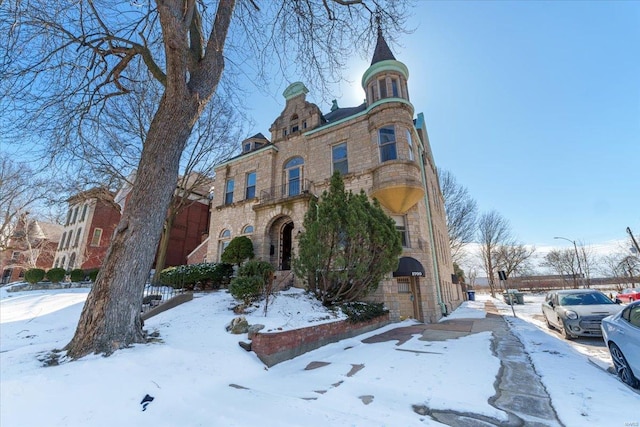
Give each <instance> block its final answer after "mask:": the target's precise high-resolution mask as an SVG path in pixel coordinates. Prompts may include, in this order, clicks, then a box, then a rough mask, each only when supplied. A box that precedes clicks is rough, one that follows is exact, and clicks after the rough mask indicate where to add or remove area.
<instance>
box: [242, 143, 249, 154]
mask: <svg viewBox="0 0 640 427" xmlns="http://www.w3.org/2000/svg"><path fill="white" fill-rule="evenodd" d="M249 151H251V143H250V142H246V143H245V144H244V145H243V147H242V152H243V153H246V152H249Z"/></svg>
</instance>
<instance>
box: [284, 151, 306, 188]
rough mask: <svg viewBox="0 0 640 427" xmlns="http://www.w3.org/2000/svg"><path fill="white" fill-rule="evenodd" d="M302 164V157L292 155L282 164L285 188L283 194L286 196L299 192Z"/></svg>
mask: <svg viewBox="0 0 640 427" xmlns="http://www.w3.org/2000/svg"><path fill="white" fill-rule="evenodd" d="M303 166H304V159H303V158H302V157H294V158H292V159H290V160H289V161H288V162H287V163H285V164H284V182H285V188H284V192H283V194H285V195H288V196H295V195H297V194H300V191H301V190H302V186H301V184H302V172H303V170H302V168H303Z"/></svg>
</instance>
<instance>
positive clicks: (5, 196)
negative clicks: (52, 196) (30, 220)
mask: <svg viewBox="0 0 640 427" xmlns="http://www.w3.org/2000/svg"><path fill="white" fill-rule="evenodd" d="M50 188H51V187H50V185H49V182H48V180H47V179H45V178H44V177H42V176H40V175H38V174H37V173H36V172H35V171H34V170H32V169H31V167H30V166H29V165H27V164H26V163H23V162H14V161H13V160H12V158H11V156H9V155H8V154H6V153H2V152H0V252H3V251H5V250H6V249H9V241H10V239H11V236H12V234H13V231H14V230H15V229H16V226H17V225H18V221H19V220H20V217H21V215H25V214H28V212H29V211H30V210H32V209H36V205H38V204H39V203H40V202H42V200H43V198H44V196H45V194H46V193H47V192H48V191H49V189H50Z"/></svg>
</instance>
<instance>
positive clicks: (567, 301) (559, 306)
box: [542, 289, 622, 339]
mask: <svg viewBox="0 0 640 427" xmlns="http://www.w3.org/2000/svg"><path fill="white" fill-rule="evenodd" d="M620 310H622V307H621V306H620V305H618V304H616V303H614V302H613V301H612V300H611V299H610V298H609V297H607V296H606V295H605V294H603V293H602V292H600V291H596V290H594V289H571V290H562V291H552V292H549V293H548V294H547V296H546V297H545V301H544V302H543V303H542V314H543V315H544V319H545V321H546V322H547V326H548V327H549V328H550V329H557V330H559V331H560V333H562V336H563V337H564V338H566V339H573V338H576V337H599V336H602V329H601V328H600V324H601V323H602V319H604V318H605V317H607V316H610V315H612V314H616V313H618V312H619V311H620Z"/></svg>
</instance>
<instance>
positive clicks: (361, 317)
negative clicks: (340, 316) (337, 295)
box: [340, 301, 389, 323]
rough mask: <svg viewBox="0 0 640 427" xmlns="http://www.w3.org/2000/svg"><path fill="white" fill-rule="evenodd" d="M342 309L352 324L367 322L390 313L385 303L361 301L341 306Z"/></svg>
mask: <svg viewBox="0 0 640 427" xmlns="http://www.w3.org/2000/svg"><path fill="white" fill-rule="evenodd" d="M340 309H341V310H342V312H343V313H344V314H346V315H347V317H348V319H349V321H350V322H352V323H359V322H366V321H367V320H371V319H375V318H376V317H380V316H382V315H384V314H387V313H388V312H389V310H387V309H386V308H385V307H384V304H383V303H376V302H361V301H355V302H348V303H344V304H341V305H340Z"/></svg>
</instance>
